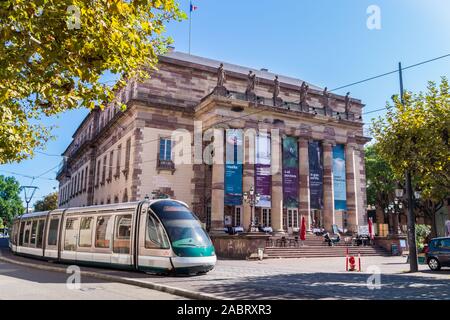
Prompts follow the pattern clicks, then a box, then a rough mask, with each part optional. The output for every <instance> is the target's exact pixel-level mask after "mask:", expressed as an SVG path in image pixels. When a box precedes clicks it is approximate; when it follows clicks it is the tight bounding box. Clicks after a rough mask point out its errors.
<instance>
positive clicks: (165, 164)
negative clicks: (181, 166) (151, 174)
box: [156, 158, 175, 171]
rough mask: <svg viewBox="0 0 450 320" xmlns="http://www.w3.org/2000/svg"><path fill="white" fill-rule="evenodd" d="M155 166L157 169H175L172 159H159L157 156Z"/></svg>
mask: <svg viewBox="0 0 450 320" xmlns="http://www.w3.org/2000/svg"><path fill="white" fill-rule="evenodd" d="M156 168H157V169H158V170H171V171H174V170H175V164H174V163H173V161H172V160H161V159H159V158H158V161H157V163H156Z"/></svg>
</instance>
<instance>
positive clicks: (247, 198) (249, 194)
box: [243, 186, 261, 232]
mask: <svg viewBox="0 0 450 320" xmlns="http://www.w3.org/2000/svg"><path fill="white" fill-rule="evenodd" d="M243 198H244V202H246V203H248V204H249V205H250V208H251V212H252V217H251V222H250V228H249V231H250V232H255V231H258V230H257V229H256V228H255V212H254V207H255V206H256V205H257V204H258V202H259V200H260V199H261V196H260V194H259V193H258V192H255V189H254V188H253V186H251V187H250V190H249V191H246V192H244V194H243Z"/></svg>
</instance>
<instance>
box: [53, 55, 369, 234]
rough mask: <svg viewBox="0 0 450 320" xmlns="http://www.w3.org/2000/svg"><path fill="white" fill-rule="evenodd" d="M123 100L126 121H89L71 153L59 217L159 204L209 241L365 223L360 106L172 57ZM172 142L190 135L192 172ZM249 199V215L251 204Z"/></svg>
mask: <svg viewBox="0 0 450 320" xmlns="http://www.w3.org/2000/svg"><path fill="white" fill-rule="evenodd" d="M249 71H251V72H249ZM117 100H118V101H120V102H122V103H124V104H125V105H126V106H127V108H126V110H125V111H121V109H120V108H119V107H118V106H117V105H118V104H111V105H110V106H105V108H103V110H101V109H100V108H96V109H94V110H92V112H90V113H89V115H88V116H87V117H86V118H85V119H84V121H83V122H82V123H81V124H80V125H79V127H78V129H77V130H76V131H75V133H74V135H73V141H72V142H71V143H70V145H69V146H68V147H67V149H66V150H65V151H64V153H63V156H64V159H65V161H64V162H63V165H62V166H61V169H60V170H59V172H58V176H57V179H58V180H59V205H60V207H74V206H89V205H100V204H108V203H117V202H127V201H136V200H142V199H144V198H145V197H146V196H152V194H155V193H159V194H164V195H167V196H170V197H172V198H175V199H179V200H182V201H184V202H186V203H187V204H188V205H190V206H191V208H192V209H193V210H194V211H195V212H196V214H197V215H198V216H199V218H200V219H201V220H202V221H203V222H204V223H205V224H206V226H207V228H208V229H209V230H211V231H214V230H223V228H224V226H243V227H244V228H247V227H249V226H250V225H251V223H252V220H253V222H254V224H258V225H265V226H271V227H272V228H273V230H274V231H280V232H281V231H287V232H291V231H295V229H296V228H298V227H299V225H300V223H301V221H302V220H301V218H302V217H304V218H305V221H306V223H307V226H308V228H314V227H324V228H325V229H328V230H330V229H331V227H332V225H334V224H335V225H338V226H339V227H340V228H342V229H348V230H354V231H356V230H357V228H358V226H359V225H364V224H367V223H366V220H367V218H366V190H365V186H366V183H365V168H364V145H365V143H366V142H367V141H369V139H368V138H366V137H364V135H363V122H362V117H361V114H362V109H363V104H362V103H361V101H360V100H357V99H354V98H350V97H349V96H348V95H347V96H340V95H336V94H334V93H330V92H328V91H327V90H326V89H325V90H324V89H322V88H319V87H316V86H314V85H312V84H309V83H307V82H304V81H303V80H299V79H294V78H290V77H286V76H282V75H277V74H274V73H271V72H269V71H268V70H266V69H261V70H255V69H251V68H247V67H242V66H237V65H233V64H227V63H223V64H222V63H221V62H220V61H215V60H211V59H206V58H202V57H198V56H193V55H188V54H185V53H181V52H176V51H171V52H169V53H168V54H167V55H165V56H161V57H160V58H159V64H158V70H156V71H153V72H152V74H151V77H150V78H149V79H148V80H146V81H145V82H144V83H137V82H136V81H133V80H131V81H129V82H128V84H127V86H126V87H125V88H123V89H122V90H120V91H119V92H117ZM174 131H180V132H184V138H183V143H184V144H187V145H190V146H191V147H192V149H191V150H192V153H191V154H186V151H183V152H184V154H183V157H184V159H190V160H191V161H182V162H181V163H180V161H176V157H177V156H178V154H176V153H177V152H178V151H177V144H178V143H181V142H180V141H181V140H180V141H174V140H175V139H174V134H173V133H174ZM186 134H187V136H188V138H187V140H186ZM189 136H190V137H189ZM196 137H200V138H199V139H196ZM189 138H191V140H189ZM228 150H232V155H233V157H231V161H229V157H228V153H227V152H228ZM194 151H196V152H197V153H196V152H194ZM222 151H224V152H222ZM198 154H200V159H198ZM208 157H209V158H208ZM206 158H208V159H209V161H207V160H205V159H206ZM239 159H241V160H242V161H240V160H239ZM251 189H253V190H254V191H255V193H258V195H259V197H258V200H259V201H258V202H257V203H254V207H253V208H252V206H251V204H250V203H249V202H248V201H245V199H244V197H243V193H244V192H247V191H250V190H251ZM247 200H248V199H247Z"/></svg>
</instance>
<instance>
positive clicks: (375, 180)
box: [365, 145, 396, 221]
mask: <svg viewBox="0 0 450 320" xmlns="http://www.w3.org/2000/svg"><path fill="white" fill-rule="evenodd" d="M365 163H366V179H367V204H369V205H373V206H375V208H376V210H377V216H378V217H380V216H382V217H384V220H385V221H387V220H388V217H386V216H385V212H386V209H387V208H388V207H389V205H391V204H392V203H393V201H394V197H395V191H394V190H395V187H396V180H395V177H394V173H393V172H392V169H391V167H390V166H389V164H388V163H387V162H386V161H385V160H384V159H383V158H382V157H381V156H380V155H379V154H378V153H377V150H376V145H370V146H368V147H366V150H365Z"/></svg>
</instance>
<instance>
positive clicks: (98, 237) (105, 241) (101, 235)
mask: <svg viewBox="0 0 450 320" xmlns="http://www.w3.org/2000/svg"><path fill="white" fill-rule="evenodd" d="M112 226H113V220H112V219H111V216H102V217H98V218H97V227H96V228H95V247H96V248H111V236H112Z"/></svg>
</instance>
